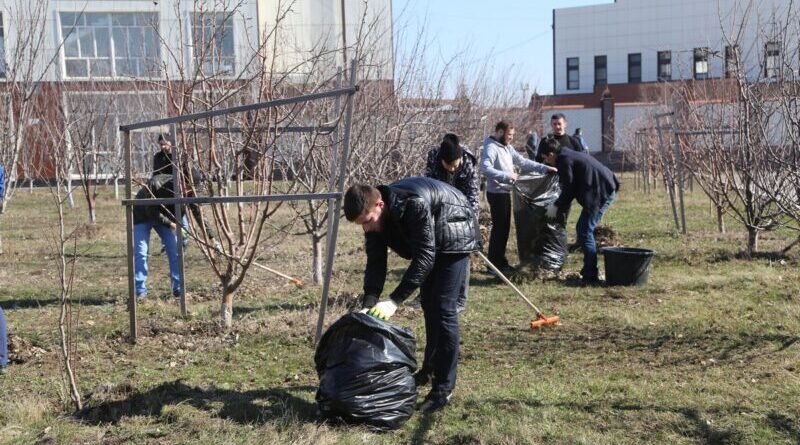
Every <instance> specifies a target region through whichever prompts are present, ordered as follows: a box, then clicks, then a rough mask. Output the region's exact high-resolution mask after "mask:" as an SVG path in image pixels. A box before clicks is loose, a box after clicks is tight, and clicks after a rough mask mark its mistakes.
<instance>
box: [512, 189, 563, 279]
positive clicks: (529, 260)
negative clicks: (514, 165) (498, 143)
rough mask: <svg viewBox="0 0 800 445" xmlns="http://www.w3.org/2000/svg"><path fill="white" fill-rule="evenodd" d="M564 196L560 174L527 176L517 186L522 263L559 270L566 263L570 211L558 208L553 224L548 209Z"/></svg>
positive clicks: (517, 216) (517, 220) (515, 196)
mask: <svg viewBox="0 0 800 445" xmlns="http://www.w3.org/2000/svg"><path fill="white" fill-rule="evenodd" d="M560 194H561V187H560V186H559V184H558V175H553V174H549V175H541V174H535V173H534V174H527V175H523V176H520V177H519V178H518V179H517V182H516V183H515V185H514V221H515V223H516V225H517V250H518V252H519V260H520V263H522V264H531V265H534V266H537V267H539V268H542V269H545V270H553V271H558V270H561V268H562V267H564V263H565V262H566V260H567V229H566V222H567V217H568V215H569V208H567V209H559V212H558V217H557V218H556V219H555V220H554V221H550V220H548V219H547V215H546V213H547V206H549V205H550V204H552V203H554V202H555V201H556V200H557V199H558V196H559V195H560Z"/></svg>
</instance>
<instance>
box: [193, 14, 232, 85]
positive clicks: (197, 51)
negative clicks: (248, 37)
mask: <svg viewBox="0 0 800 445" xmlns="http://www.w3.org/2000/svg"><path fill="white" fill-rule="evenodd" d="M192 30H193V42H192V49H193V53H194V61H195V63H196V64H198V65H200V67H201V69H202V71H203V73H204V74H205V75H207V76H208V75H215V74H222V75H233V74H234V72H235V70H236V64H235V63H236V57H235V53H234V42H233V16H232V15H231V14H229V13H223V12H218V13H213V12H202V13H197V14H195V15H194V20H193V25H192Z"/></svg>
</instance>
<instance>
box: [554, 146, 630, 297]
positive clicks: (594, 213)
mask: <svg viewBox="0 0 800 445" xmlns="http://www.w3.org/2000/svg"><path fill="white" fill-rule="evenodd" d="M539 155H540V156H541V157H542V159H543V160H544V162H545V163H546V164H548V165H551V166H556V167H558V177H559V182H560V184H561V196H559V197H558V199H557V200H556V202H555V203H553V204H551V205H550V207H548V208H547V216H548V218H550V219H555V218H556V216H557V215H558V212H559V211H564V209H568V208H569V205H570V203H571V202H572V200H573V199H575V200H577V201H578V204H580V205H581V207H583V210H581V216H580V217H579V218H578V223H577V225H576V226H575V230H576V232H577V237H578V245H580V246H581V248H582V249H583V269H582V270H581V280H582V281H583V283H584V284H595V283H597V282H598V271H597V243H596V242H595V239H594V230H595V229H596V228H597V226H598V225H599V224H600V220H601V219H602V218H603V214H605V212H606V211H607V210H608V208H609V207H610V206H611V203H612V202H614V199H615V198H616V192H617V190H619V180H618V179H617V177H616V175H614V173H613V172H612V171H611V170H610V169H609V168H608V167H606V166H605V165H603V164H602V163H601V162H600V161H598V160H597V159H595V158H594V157H592V156H591V155H589V154H587V153H584V152H577V151H574V150H570V149H567V148H564V147H562V146H561V145H559V143H558V141H556V140H555V139H554V138H552V137H548V138H547V139H546V140H545V141H544V142H543V143H542V144H541V145H540V146H539Z"/></svg>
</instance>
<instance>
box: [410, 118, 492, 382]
mask: <svg viewBox="0 0 800 445" xmlns="http://www.w3.org/2000/svg"><path fill="white" fill-rule="evenodd" d="M476 161H477V159H475V155H473V154H472V152H471V151H469V148H467V147H465V146H463V145H461V143H460V141H459V139H458V136H457V135H455V134H453V133H447V134H445V135H444V138H443V139H442V143H441V144H440V145H439V146H438V147H434V148H433V149H431V150H430V151H429V152H428V160H427V163H426V165H425V176H427V177H429V178H433V179H438V180H440V181H443V182H446V183H448V184H450V185H452V186H453V187H455V188H456V189H458V191H460V192H461V193H463V194H464V196H465V197H466V198H467V201H469V204H470V206H472V212H473V213H474V215H475V227H478V215H479V214H480V211H481V208H480V197H479V196H478V194H479V193H480V186H479V184H478V172H477V171H476V169H475V164H476ZM478 241H480V240H478ZM465 273H466V276H465V277H464V284H463V285H462V286H461V290H460V291H459V294H458V308H457V312H458V313H461V312H464V311H465V310H466V308H467V296H468V294H469V263H467V269H466V272H465ZM424 367H425V364H423V368H424Z"/></svg>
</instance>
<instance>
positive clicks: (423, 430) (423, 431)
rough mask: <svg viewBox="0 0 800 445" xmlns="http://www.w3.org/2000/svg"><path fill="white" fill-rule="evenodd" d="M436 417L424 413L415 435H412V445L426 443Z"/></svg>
mask: <svg viewBox="0 0 800 445" xmlns="http://www.w3.org/2000/svg"><path fill="white" fill-rule="evenodd" d="M434 418H435V415H434V414H431V413H422V414H421V418H420V419H419V423H418V424H417V427H416V428H415V429H414V433H413V434H412V435H411V441H410V443H411V445H421V444H424V443H426V442H427V441H426V440H425V438H426V437H427V436H428V431H430V430H431V427H432V426H433V424H434Z"/></svg>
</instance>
